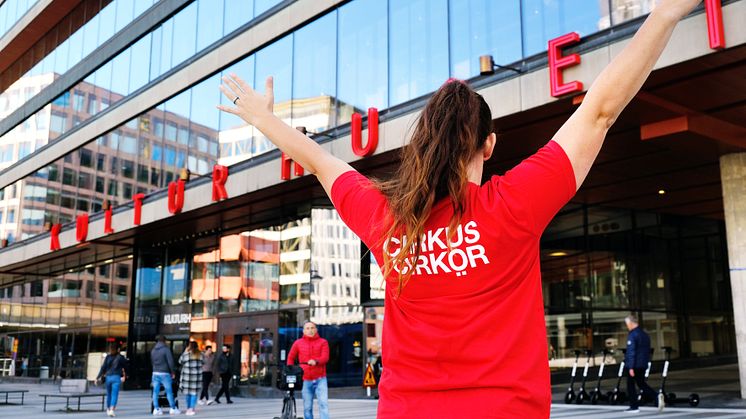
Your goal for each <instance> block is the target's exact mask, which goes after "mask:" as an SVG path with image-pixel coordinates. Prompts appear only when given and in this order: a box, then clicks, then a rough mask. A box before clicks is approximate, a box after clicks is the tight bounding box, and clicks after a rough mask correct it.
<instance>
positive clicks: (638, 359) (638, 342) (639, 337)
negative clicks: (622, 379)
mask: <svg viewBox="0 0 746 419" xmlns="http://www.w3.org/2000/svg"><path fill="white" fill-rule="evenodd" d="M624 323H626V324H627V329H628V330H629V335H627V352H626V353H625V355H624V364H625V365H626V366H627V368H629V370H628V371H629V377H627V394H629V409H627V410H626V412H629V413H637V412H639V411H640V409H639V403H640V402H639V401H638V400H637V390H636V389H635V385H637V387H639V388H640V389H641V390H642V394H643V397H645V398H648V399H650V400H655V399H656V398H657V399H658V411H663V408H664V407H665V405H666V402H665V400H664V397H663V394H656V392H655V391H654V390H653V389H652V388H650V386H649V385H648V383H646V382H645V378H646V377H645V370H647V368H648V362H650V336H648V334H647V333H645V331H644V330H642V327H640V324H639V321H638V320H637V317H636V316H635V315H634V314H630V315H629V316H627V317H625V318H624Z"/></svg>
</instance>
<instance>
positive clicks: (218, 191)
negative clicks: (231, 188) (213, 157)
mask: <svg viewBox="0 0 746 419" xmlns="http://www.w3.org/2000/svg"><path fill="white" fill-rule="evenodd" d="M227 180H228V168H227V167H225V166H221V165H219V164H216V165H215V166H214V167H213V168H212V200H213V201H220V200H221V199H228V192H227V191H226V190H225V182H226V181H227Z"/></svg>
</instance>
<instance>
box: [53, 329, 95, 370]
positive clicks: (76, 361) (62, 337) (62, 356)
mask: <svg viewBox="0 0 746 419" xmlns="http://www.w3.org/2000/svg"><path fill="white" fill-rule="evenodd" d="M88 335H89V333H88V332H80V331H70V332H62V333H60V334H59V338H58V340H57V342H58V343H57V348H56V350H55V357H54V362H55V365H54V369H53V371H54V376H56V377H60V378H85V372H86V353H87V352H88Z"/></svg>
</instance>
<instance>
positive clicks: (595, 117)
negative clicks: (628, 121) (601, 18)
mask: <svg viewBox="0 0 746 419" xmlns="http://www.w3.org/2000/svg"><path fill="white" fill-rule="evenodd" d="M700 2H701V0H663V1H662V2H661V4H660V5H659V6H658V7H656V8H655V9H654V10H653V12H652V13H651V14H650V16H648V18H647V19H646V20H645V23H644V24H643V25H642V27H640V29H639V30H638V31H637V33H636V34H635V36H634V37H633V38H632V41H631V42H630V43H629V45H627V46H626V47H625V48H624V50H622V52H621V53H620V54H619V55H618V56H617V57H616V58H614V60H613V61H612V62H611V63H610V64H609V65H608V66H607V67H606V68H605V69H604V70H603V71H602V72H601V74H599V76H598V78H597V79H596V80H595V81H594V82H593V84H592V85H591V88H590V89H589V90H588V93H587V94H586V95H585V98H584V99H583V103H582V104H581V105H580V107H579V108H578V109H577V110H576V111H575V112H574V113H573V114H572V116H570V119H568V120H567V122H565V124H564V125H562V127H561V128H560V129H559V131H557V134H555V136H554V140H555V141H556V142H557V143H559V145H560V146H562V148H563V149H564V150H565V153H567V156H568V157H569V159H570V162H571V164H572V168H573V170H574V172H575V184H576V188H578V189H580V185H581V184H582V183H583V181H584V180H585V177H586V176H587V175H588V172H589V171H590V170H591V166H592V165H593V161H594V160H595V159H596V156H597V155H598V152H599V150H600V149H601V146H602V145H603V142H604V139H605V138H606V132H607V131H608V130H609V128H610V127H611V126H612V125H613V124H614V121H616V119H617V117H618V116H619V114H620V113H622V111H623V110H624V108H625V107H626V106H627V104H629V102H630V101H631V100H632V98H633V97H634V96H635V95H636V94H637V92H638V91H639V90H640V88H641V87H642V84H643V83H644V82H645V80H646V79H647V78H648V75H650V72H651V71H652V70H653V66H654V65H655V63H656V61H658V58H659V57H660V55H661V53H662V52H663V49H664V48H665V46H666V44H667V43H668V40H669V39H670V38H671V33H672V32H673V29H674V27H675V26H676V24H677V23H678V21H679V20H681V19H682V18H683V17H684V16H686V15H687V14H689V12H690V11H691V10H692V9H694V7H696V6H697V5H698V4H699V3H700Z"/></svg>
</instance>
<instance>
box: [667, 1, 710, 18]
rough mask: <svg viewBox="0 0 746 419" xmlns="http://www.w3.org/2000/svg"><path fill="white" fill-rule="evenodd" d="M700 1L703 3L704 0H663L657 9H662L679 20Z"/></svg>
mask: <svg viewBox="0 0 746 419" xmlns="http://www.w3.org/2000/svg"><path fill="white" fill-rule="evenodd" d="M700 3H702V0H662V1H661V2H660V4H658V6H657V7H656V10H658V9H660V11H663V12H664V13H665V14H666V15H667V16H670V17H671V18H673V19H675V20H676V21H679V20H681V19H683V18H684V16H686V15H688V14H689V13H690V12H691V11H692V10H694V8H695V7H697V6H698V5H699V4H700Z"/></svg>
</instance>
